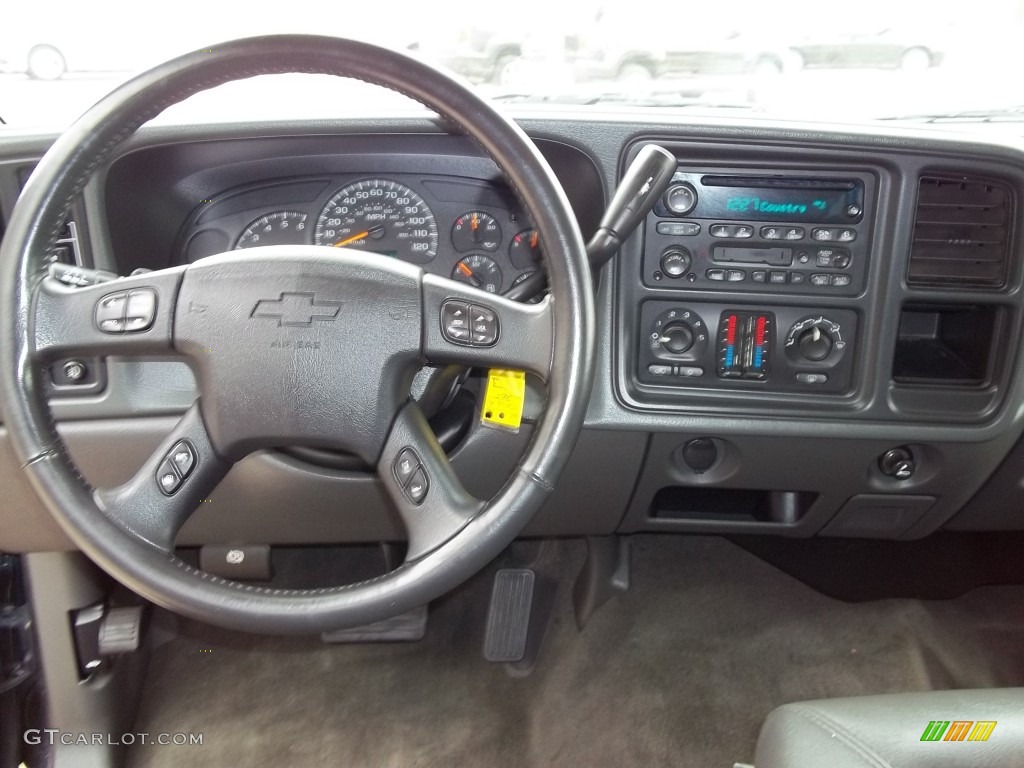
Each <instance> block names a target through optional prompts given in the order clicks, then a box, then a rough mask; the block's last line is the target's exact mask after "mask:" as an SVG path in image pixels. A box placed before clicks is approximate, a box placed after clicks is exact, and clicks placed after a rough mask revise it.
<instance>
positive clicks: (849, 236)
mask: <svg viewBox="0 0 1024 768" xmlns="http://www.w3.org/2000/svg"><path fill="white" fill-rule="evenodd" d="M856 239H857V230H855V229H840V230H837V231H836V240H837V241H838V242H840V243H852V242H853V241H854V240H856Z"/></svg>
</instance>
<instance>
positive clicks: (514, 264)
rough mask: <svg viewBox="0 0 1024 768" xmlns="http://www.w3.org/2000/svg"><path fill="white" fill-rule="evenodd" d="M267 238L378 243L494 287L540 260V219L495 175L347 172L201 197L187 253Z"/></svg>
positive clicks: (370, 246) (357, 245) (341, 245)
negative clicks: (537, 223)
mask: <svg viewBox="0 0 1024 768" xmlns="http://www.w3.org/2000/svg"><path fill="white" fill-rule="evenodd" d="M266 245H322V246H327V247H331V248H338V249H339V256H343V254H344V249H348V248H353V249H357V250H365V251H372V252H374V253H379V254H381V255H384V256H388V257H391V258H397V259H401V260H403V261H407V262H409V263H412V264H418V265H420V266H422V267H423V268H424V269H425V270H426V271H428V272H432V273H434V274H439V275H444V276H445V277H451V278H452V279H455V280H459V281H461V282H465V283H468V284H470V285H472V286H474V287H476V288H480V289H481V290H485V291H488V292H491V293H504V292H505V291H507V290H508V289H509V288H510V287H511V286H512V285H515V284H516V283H519V282H521V281H522V280H525V279H526V278H527V277H529V276H530V275H531V274H533V272H534V271H536V269H537V265H538V263H539V261H540V259H541V248H540V243H539V241H538V237H537V232H536V230H535V229H534V228H533V226H532V222H531V221H530V220H529V219H528V217H527V216H526V215H525V213H524V212H523V211H522V210H521V208H520V207H519V205H518V203H516V202H515V201H514V200H513V199H512V198H511V196H510V195H509V193H508V192H507V190H506V189H504V188H503V187H501V186H499V185H497V184H492V183H488V182H484V181H480V180H475V179H466V178H461V177H442V176H435V177H427V178H421V177H405V176H402V175H389V176H387V177H384V176H365V175H347V176H345V177H338V176H335V177H331V178H316V179H311V178H305V179H288V180H282V181H276V182H268V183H263V184H256V185H247V186H246V187H242V188H238V189H232V190H228V191H225V192H224V193H223V194H221V195H218V196H216V197H213V198H210V199H208V200H203V201H202V202H201V204H200V205H199V207H198V208H197V209H196V210H195V211H194V213H193V215H192V216H191V217H190V219H189V221H188V223H187V224H186V227H185V232H184V236H183V237H182V241H181V259H180V260H181V261H182V262H183V263H188V262H193V261H196V260H197V259H200V258H204V257H206V256H211V255H214V254H216V253H222V252H224V251H227V250H232V249H239V248H254V247H259V246H266Z"/></svg>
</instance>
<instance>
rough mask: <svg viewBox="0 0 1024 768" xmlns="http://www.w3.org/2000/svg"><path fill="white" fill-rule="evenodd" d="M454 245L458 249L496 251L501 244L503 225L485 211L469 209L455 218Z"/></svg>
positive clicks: (453, 228) (453, 229)
mask: <svg viewBox="0 0 1024 768" xmlns="http://www.w3.org/2000/svg"><path fill="white" fill-rule="evenodd" d="M452 245H454V246H455V250H457V251H496V250H498V246H499V245H501V227H500V226H499V225H498V222H497V221H496V220H495V218H494V217H493V216H491V214H489V213H484V212H483V211H467V212H466V213H464V214H462V215H461V216H459V218H457V219H456V220H455V225H454V226H453V227H452Z"/></svg>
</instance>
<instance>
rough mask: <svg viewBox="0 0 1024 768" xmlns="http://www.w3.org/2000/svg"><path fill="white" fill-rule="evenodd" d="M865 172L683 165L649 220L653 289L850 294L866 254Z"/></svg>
mask: <svg viewBox="0 0 1024 768" xmlns="http://www.w3.org/2000/svg"><path fill="white" fill-rule="evenodd" d="M874 187H875V184H874V177H873V176H872V175H871V174H868V173H859V172H849V173H828V172H825V173H816V172H796V171H794V172H792V173H786V172H776V173H773V174H771V175H756V174H753V173H750V172H737V173H732V174H731V173H727V172H723V171H722V170H721V169H706V170H704V169H683V168H681V169H680V170H679V171H677V172H676V174H675V175H674V176H673V178H672V182H671V184H670V185H669V188H668V189H667V190H666V192H665V194H664V195H663V196H662V199H661V200H659V201H658V203H657V204H656V205H655V207H654V209H653V211H652V212H651V214H650V215H649V216H648V220H647V227H646V232H645V241H644V260H643V281H644V283H645V284H646V285H649V286H651V287H652V288H671V289H679V290H715V289H722V290H730V291H741V292H742V291H757V292H769V293H809V294H819V295H856V294H857V293H859V292H860V291H861V290H862V289H863V285H864V279H865V275H866V272H867V262H868V257H869V254H870V248H869V246H870V220H871V205H872V200H873V197H874Z"/></svg>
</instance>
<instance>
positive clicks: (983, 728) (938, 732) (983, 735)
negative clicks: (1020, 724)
mask: <svg viewBox="0 0 1024 768" xmlns="http://www.w3.org/2000/svg"><path fill="white" fill-rule="evenodd" d="M997 722H998V721H997V720H978V721H974V720H952V721H950V720H931V721H929V723H928V726H927V727H926V728H925V729H924V733H922V734H921V741H988V739H989V737H990V736H991V735H992V731H994V730H995V729H996V723H997Z"/></svg>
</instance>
